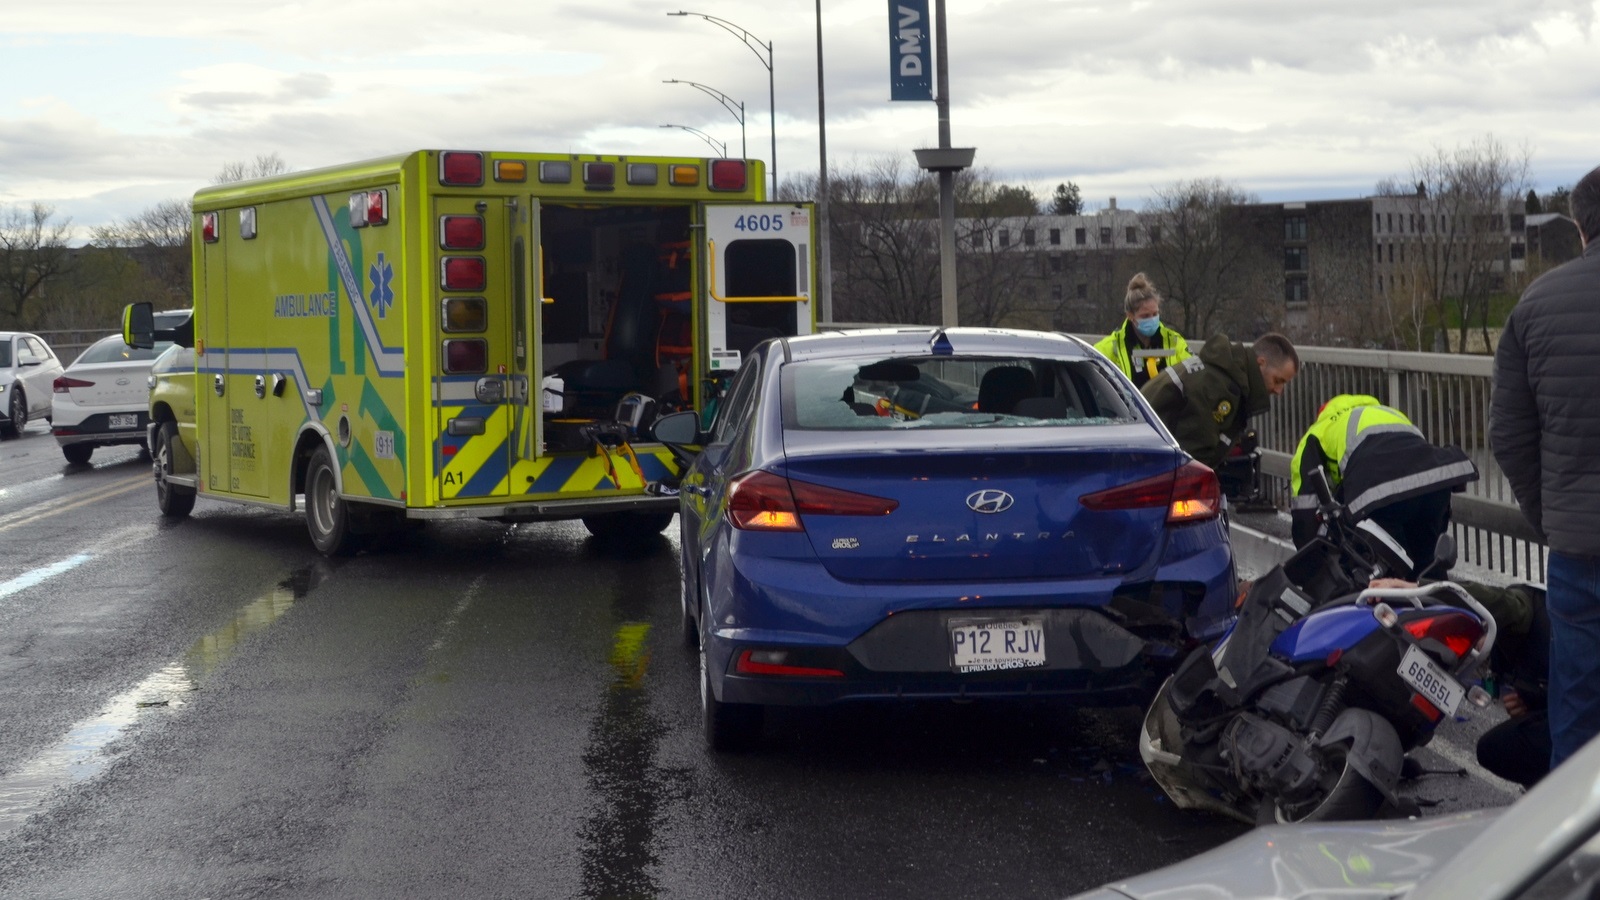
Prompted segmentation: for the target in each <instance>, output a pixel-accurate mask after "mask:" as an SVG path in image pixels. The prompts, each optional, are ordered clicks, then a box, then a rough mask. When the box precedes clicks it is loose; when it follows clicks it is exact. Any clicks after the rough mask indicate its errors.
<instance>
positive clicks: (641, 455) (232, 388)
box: [124, 150, 816, 555]
mask: <svg viewBox="0 0 1600 900" xmlns="http://www.w3.org/2000/svg"><path fill="white" fill-rule="evenodd" d="M763 178H764V167H763V165H762V163H761V162H760V161H757V160H743V159H720V158H718V159H696V158H667V157H645V156H591V155H574V154H549V153H543V154H541V153H504V152H484V151H476V150H420V151H417V152H413V153H407V154H404V155H400V156H393V157H388V158H384V159H376V160H371V161H367V162H360V163H353V164H350V165H343V166H335V167H331V168H326V169H318V170H315V171H308V172H299V173H293V174H288V175H281V176H274V177H270V178H262V179H258V180H254V181H247V182H239V183H235V184H226V185H219V186H216V187H209V188H206V189H203V190H201V191H199V192H198V193H196V194H195V197H194V237H193V258H194V320H193V322H192V329H193V337H192V343H193V350H194V353H193V358H194V373H195V374H194V382H193V385H192V387H193V390H194V394H195V396H194V402H193V410H194V413H193V415H194V421H193V424H192V427H190V423H188V422H184V421H180V420H179V415H180V413H178V412H175V410H180V409H182V408H183V407H184V404H183V403H181V402H179V403H172V402H167V401H163V402H160V403H159V404H157V403H154V402H153V403H152V420H151V423H150V446H151V449H152V455H153V457H154V459H155V461H156V466H155V468H156V473H155V474H156V481H157V487H158V491H157V497H158V500H159V501H160V505H161V509H162V513H163V514H164V515H167V516H183V515H186V514H188V512H189V511H190V508H191V507H192V506H193V502H194V499H195V498H196V497H199V498H203V499H213V500H226V501H231V502H235V503H245V504H256V505H264V506H268V507H273V508H277V509H286V510H295V509H297V508H301V507H302V506H303V508H304V510H305V513H306V521H307V526H308V529H309V531H310V533H311V539H312V542H313V543H314V544H315V545H316V546H317V548H318V549H319V550H321V551H322V552H323V553H326V554H329V555H343V554H349V553H351V552H354V551H355V550H357V549H359V548H360V547H361V546H362V544H363V543H364V538H365V537H366V536H367V535H370V534H375V533H381V532H383V531H387V530H391V529H394V528H397V527H401V526H402V525H404V524H405V523H406V522H407V520H419V519H441V518H464V517H470V518H480V519H494V520H499V521H506V522H521V521H537V520H549V519H574V518H578V519H582V520H583V522H584V524H585V525H586V526H587V527H588V528H589V530H590V531H591V532H593V533H594V534H595V535H596V536H598V537H602V538H606V539H614V540H627V539H630V538H636V537H638V536H640V535H645V534H651V533H654V532H657V531H660V530H661V529H663V528H665V527H666V526H667V524H668V523H669V522H670V521H671V519H672V516H673V512H674V510H675V509H676V504H677V500H676V498H675V497H674V496H673V490H672V485H673V484H674V483H675V476H676V474H677V472H678V463H677V462H676V461H675V459H674V457H673V455H672V453H671V451H670V450H669V449H668V448H666V447H664V446H662V445H660V444H657V443H654V442H652V441H651V440H650V439H649V437H648V435H649V431H648V428H649V424H650V421H651V420H652V418H653V417H654V416H656V415H659V414H664V413H666V412H669V411H672V410H679V409H691V408H692V409H696V410H700V411H701V412H702V414H703V415H705V416H709V415H710V414H711V412H712V408H713V407H714V404H715V399H716V397H717V394H718V390H719V385H721V384H722V383H723V381H724V380H725V378H726V376H727V375H728V374H729V373H732V372H735V371H737V369H738V367H739V364H740V361H741V359H742V357H743V355H744V354H747V353H748V352H749V351H750V349H751V348H752V347H754V346H755V345H756V344H757V343H759V342H760V341H762V340H764V339H767V338H770V337H779V336H789V335H796V334H807V333H810V332H811V331H813V330H814V329H815V325H816V316H815V310H814V304H813V303H812V302H811V294H812V285H813V284H814V283H815V269H816V263H815V253H814V250H813V248H814V246H815V240H814V217H813V210H812V207H811V205H810V204H808V203H771V202H763V200H764V197H763ZM163 336H170V333H163ZM124 337H125V339H126V340H127V341H128V342H129V343H130V344H135V345H138V346H143V345H147V344H148V343H149V342H150V341H151V340H152V339H153V338H154V337H155V334H154V325H153V322H152V317H151V313H150V308H149V306H148V305H146V304H135V305H134V306H131V307H129V308H128V310H127V312H126V315H125V317H124ZM157 416H159V417H160V418H157Z"/></svg>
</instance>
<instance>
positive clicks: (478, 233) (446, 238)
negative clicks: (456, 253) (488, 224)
mask: <svg viewBox="0 0 1600 900" xmlns="http://www.w3.org/2000/svg"><path fill="white" fill-rule="evenodd" d="M439 246H440V248H442V249H445V250H482V249H483V246H484V226H483V217H482V216H440V217H439Z"/></svg>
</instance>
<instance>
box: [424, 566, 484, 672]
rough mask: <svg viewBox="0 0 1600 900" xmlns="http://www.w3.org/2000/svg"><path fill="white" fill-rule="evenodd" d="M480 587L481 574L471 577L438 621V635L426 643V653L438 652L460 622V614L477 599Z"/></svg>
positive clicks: (481, 583) (481, 582)
mask: <svg viewBox="0 0 1600 900" xmlns="http://www.w3.org/2000/svg"><path fill="white" fill-rule="evenodd" d="M482 587H483V576H482V575H479V576H478V577H477V578H474V579H472V583H471V584H469V585H467V590H466V592H465V593H463V594H462V595H461V599H460V600H459V601H457V602H456V605H455V608H454V609H452V610H450V613H449V615H446V616H445V617H444V621H443V622H440V623H439V636H438V637H436V638H434V639H433V643H432V644H430V645H428V653H430V654H433V653H438V652H439V651H440V650H442V649H444V642H445V641H446V640H447V639H448V638H449V637H450V636H451V635H452V634H454V633H455V630H456V626H457V625H459V624H460V623H461V614H462V613H464V612H466V611H467V607H469V606H471V605H472V601H474V600H476V599H478V590H479V589H480V588H482Z"/></svg>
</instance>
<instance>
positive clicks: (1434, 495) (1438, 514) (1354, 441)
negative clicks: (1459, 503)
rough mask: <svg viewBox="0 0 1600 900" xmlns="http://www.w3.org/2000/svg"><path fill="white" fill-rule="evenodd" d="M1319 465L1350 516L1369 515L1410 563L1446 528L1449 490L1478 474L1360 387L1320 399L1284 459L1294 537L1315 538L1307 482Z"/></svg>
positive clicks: (1456, 452) (1427, 557) (1422, 559)
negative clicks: (1314, 413)
mask: <svg viewBox="0 0 1600 900" xmlns="http://www.w3.org/2000/svg"><path fill="white" fill-rule="evenodd" d="M1318 466H1321V467H1322V468H1323V469H1324V470H1326V471H1327V473H1328V482H1329V484H1330V485H1332V486H1333V488H1334V496H1336V497H1337V498H1338V499H1339V500H1340V502H1342V503H1344V505H1345V506H1346V507H1348V508H1349V510H1350V515H1351V517H1352V518H1354V519H1357V520H1360V519H1371V520H1372V521H1374V522H1376V523H1378V524H1379V525H1382V526H1383V528H1384V530H1385V531H1388V532H1389V533H1390V534H1391V535H1393V536H1394V538H1395V540H1397V541H1399V542H1400V546H1401V547H1402V548H1403V549H1404V550H1405V551H1406V555H1408V556H1409V557H1411V562H1412V566H1413V568H1414V569H1416V570H1420V569H1422V568H1423V567H1425V566H1426V565H1427V564H1428V562H1429V561H1431V559H1432V557H1433V548H1434V544H1435V543H1436V542H1437V541H1438V539H1439V535H1441V534H1443V533H1444V532H1445V529H1447V528H1449V527H1450V494H1451V492H1452V491H1457V490H1460V489H1461V486H1462V485H1465V484H1466V483H1467V482H1469V481H1477V480H1478V467H1477V466H1476V465H1474V464H1473V462H1472V460H1471V459H1469V458H1468V457H1467V454H1466V453H1464V452H1462V450H1461V448H1459V447H1436V446H1434V445H1433V444H1431V443H1429V442H1428V439H1427V438H1425V437H1423V436H1422V432H1421V431H1420V430H1418V429H1417V427H1416V426H1415V425H1413V424H1411V420H1410V419H1408V418H1406V416H1405V414H1404V413H1402V412H1400V411H1399V410H1397V409H1393V408H1391V407H1388V406H1384V405H1383V404H1382V403H1380V402H1379V401H1378V398H1376V397H1370V396H1368V395H1366V394H1340V395H1338V396H1336V397H1334V398H1333V399H1331V400H1329V401H1328V402H1327V403H1325V404H1323V406H1322V409H1321V411H1319V412H1318V413H1317V419H1316V421H1315V422H1312V423H1311V427H1310V428H1308V429H1306V433H1305V435H1304V436H1303V437H1301V438H1300V446H1299V447H1297V448H1295V451H1294V458H1293V459H1292V460H1291V461H1290V462H1289V492H1290V494H1291V495H1292V496H1291V497H1290V499H1289V519H1290V522H1291V524H1292V531H1293V535H1294V543H1295V546H1296V547H1303V546H1305V545H1306V544H1307V543H1309V542H1310V541H1311V539H1312V538H1314V537H1316V535H1317V529H1318V528H1319V527H1320V525H1319V523H1318V522H1317V518H1316V510H1317V498H1316V493H1315V490H1314V488H1313V487H1312V485H1311V484H1310V482H1309V476H1310V474H1311V472H1312V471H1313V470H1315V469H1316V468H1317V467H1318Z"/></svg>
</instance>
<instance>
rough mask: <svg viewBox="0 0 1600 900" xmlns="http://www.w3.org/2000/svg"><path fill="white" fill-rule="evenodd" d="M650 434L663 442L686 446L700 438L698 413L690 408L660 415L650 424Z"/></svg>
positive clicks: (696, 442) (697, 441)
mask: <svg viewBox="0 0 1600 900" xmlns="http://www.w3.org/2000/svg"><path fill="white" fill-rule="evenodd" d="M650 436H651V437H653V438H655V439H656V440H658V441H660V442H661V443H663V444H668V445H672V444H676V445H678V446H680V447H681V446H686V445H689V444H698V443H700V439H701V431H700V414H699V413H697V412H695V411H694V410H692V409H686V410H684V411H682V412H675V413H671V414H669V415H665V416H662V417H661V418H659V419H657V420H656V421H655V424H653V425H651V426H650Z"/></svg>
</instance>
